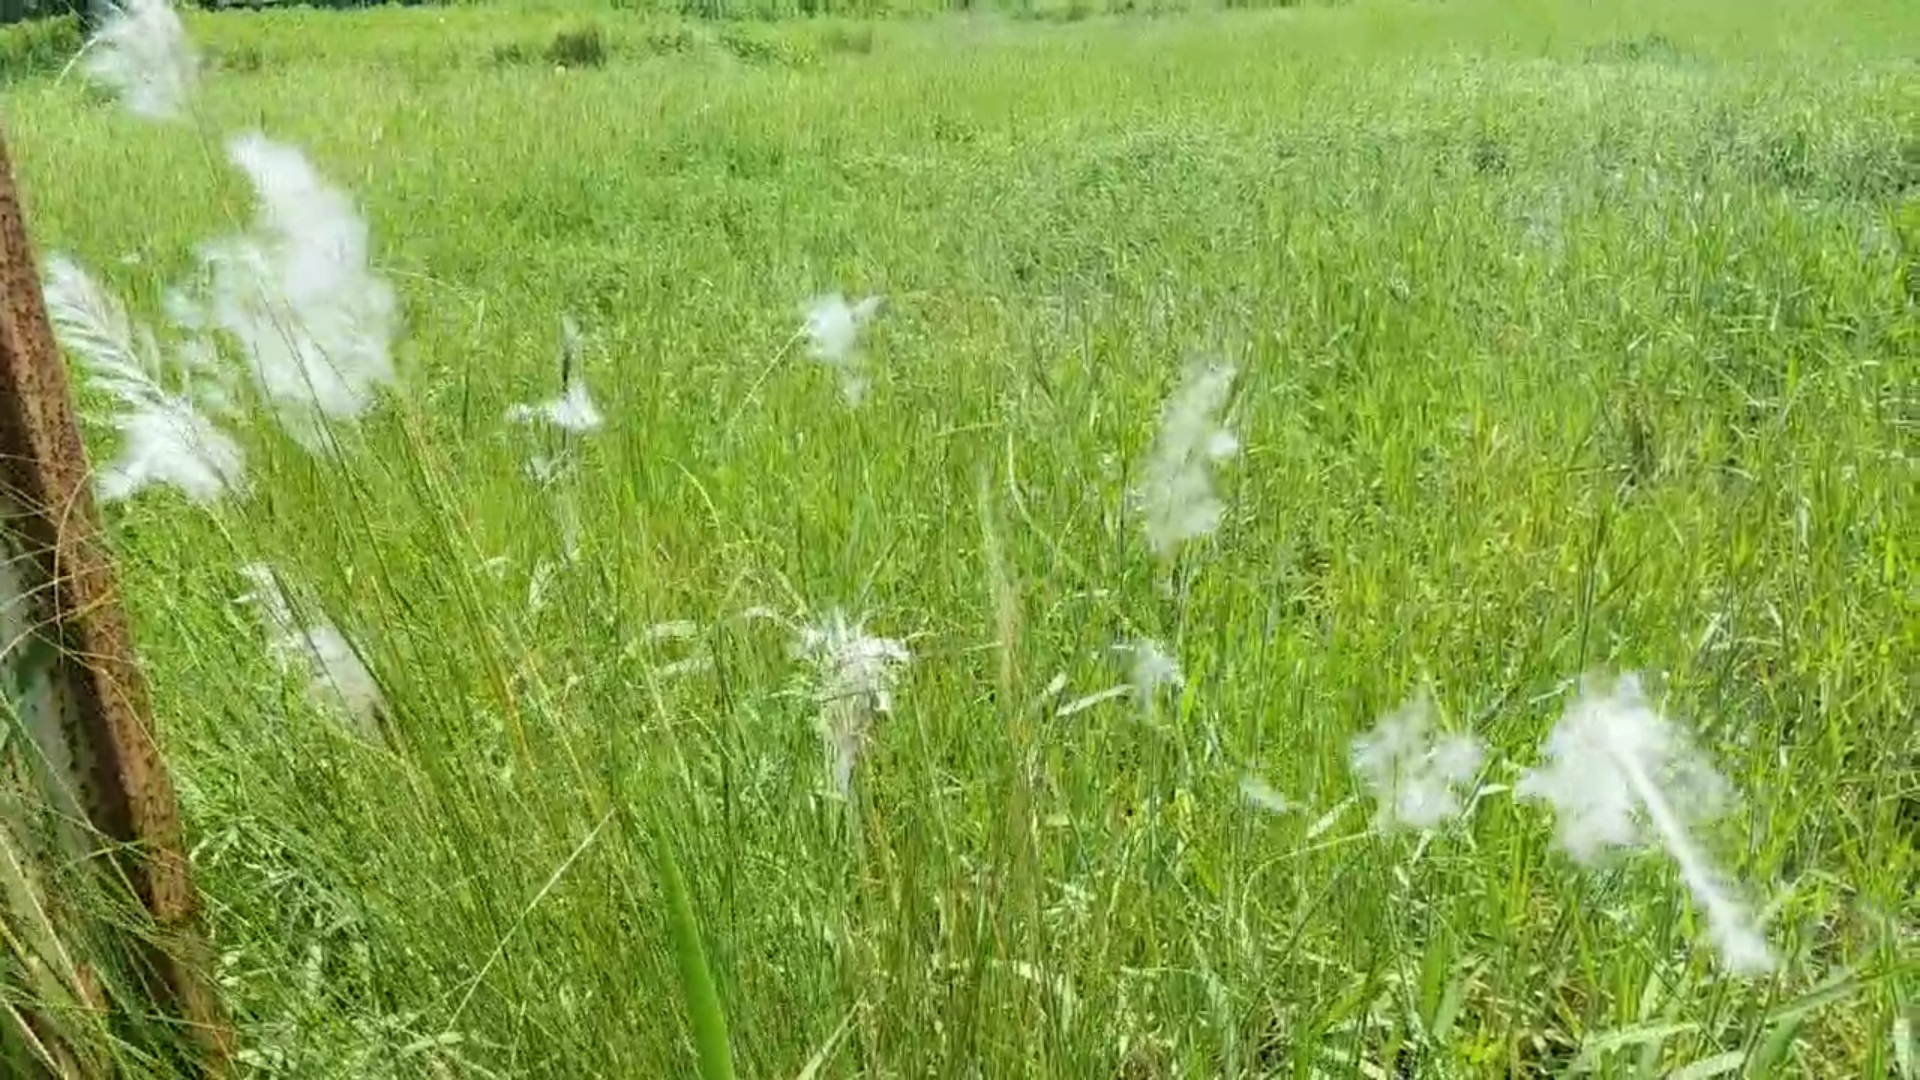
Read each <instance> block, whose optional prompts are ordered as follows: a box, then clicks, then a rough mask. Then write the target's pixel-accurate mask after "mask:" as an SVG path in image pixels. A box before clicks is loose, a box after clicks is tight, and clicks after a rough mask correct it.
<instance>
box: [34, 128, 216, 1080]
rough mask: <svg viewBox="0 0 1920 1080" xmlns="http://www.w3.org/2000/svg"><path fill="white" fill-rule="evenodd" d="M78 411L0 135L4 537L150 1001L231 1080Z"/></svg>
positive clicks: (173, 809) (175, 819) (170, 795)
mask: <svg viewBox="0 0 1920 1080" xmlns="http://www.w3.org/2000/svg"><path fill="white" fill-rule="evenodd" d="M72 400H73V399H72V395H71V391H70V388H69V386H68V383H67V374H66V367H65V364H64V363H63V362H62V360H61V357H60V354H59V352H58V351H57V349H56V348H55V345H54V339H53V333H52V330H51V328H50V326H49V325H48V322H47V313H46V304H45V300H44V298H43V297H42V295H41V291H40V280H39V274H38V271H37V269H36V264H35V261H34V258H33V252H32V249H31V247H30V246H29V243H28V239H27V231H26V223H25V220H24V217H23V215H22V211H21V206H20V200H19V196H18V193H17V192H16V190H15V188H14V183H13V168H12V163H11V160H10V158H9V156H8V154H7V149H6V142H5V138H4V136H3V135H0V501H4V502H5V503H10V504H12V506H14V507H17V508H24V509H25V510H26V512H25V513H21V514H18V515H17V516H15V517H14V518H13V519H12V520H11V521H7V522H4V523H0V525H4V527H5V528H6V529H7V530H8V531H9V532H10V533H12V534H13V535H11V536H10V537H8V538H7V539H9V540H11V541H12V543H11V545H10V546H12V547H13V548H14V549H15V550H17V551H19V552H21V553H22V554H24V555H27V556H29V558H30V560H31V566H30V568H27V569H29V571H30V572H31V573H32V575H33V576H34V577H35V578H37V583H38V585H39V586H40V587H38V588H36V589H34V590H33V593H32V604H33V607H34V609H35V610H34V611H33V616H34V622H35V623H36V624H37V625H38V626H40V627H42V628H43V632H44V633H45V634H46V636H48V637H49V638H50V639H52V641H53V643H54V644H55V646H56V647H57V648H56V650H55V651H56V653H57V659H55V660H54V661H53V662H54V663H55V664H56V665H57V671H56V678H57V680H58V681H59V683H60V684H61V689H62V690H64V693H62V694H61V695H60V698H61V700H62V701H64V702H67V703H70V714H69V715H65V716H61V717H60V721H61V727H62V729H63V730H64V732H65V733H66V739H67V741H68V743H69V746H68V749H69V750H70V752H71V755H72V761H73V764H74V765H75V766H76V768H75V769H74V772H75V773H76V774H77V775H75V776H74V777H73V778H72V781H73V783H74V785H75V786H76V787H77V788H78V790H77V792H76V794H77V795H78V796H79V798H80V802H81V806H82V807H84V809H85V811H86V816H87V818H88V819H89V824H90V825H91V826H92V828H93V829H94V830H95V831H96V832H97V833H98V834H100V835H101V837H103V838H104V839H105V840H106V841H108V842H109V843H108V846H109V847H111V848H113V849H115V851H116V855H117V857H116V858H115V859H114V860H113V865H115V866H117V868H118V869H119V870H120V872H121V874H122V875H123V876H124V879H125V880H126V881H127V882H128V883H129V884H130V885H131V887H132V889H133V891H134V893H135V894H136V895H137V897H138V899H139V901H140V902H141V904H142V905H143V906H144V907H145V908H146V910H147V911H148V912H150V913H151V915H152V917H153V921H154V922H155V923H156V924H157V930H158V934H157V940H158V941H160V942H161V943H162V947H160V948H157V949H148V950H146V954H147V955H146V959H147V962H148V965H149V966H150V967H151V968H152V969H153V970H152V972H151V973H150V974H149V976H148V978H149V981H150V982H158V983H159V985H157V986H151V987H150V988H149V989H150V990H151V991H152V992H155V993H157V994H163V995H165V998H166V999H170V1000H163V1001H161V1002H156V1004H161V1005H162V1006H163V1007H166V1008H167V1009H168V1011H169V1012H171V1013H173V1014H174V1015H176V1016H177V1018H178V1019H180V1020H182V1021H184V1022H186V1023H187V1024H189V1025H191V1026H192V1028H193V1029H194V1030H195V1031H196V1033H197V1034H198V1035H199V1038H200V1045H201V1048H202V1058H203V1060H204V1062H205V1064H206V1065H207V1066H209V1067H210V1068H211V1069H212V1070H215V1071H224V1070H225V1066H226V1063H227V1061H228V1060H229V1059H230V1056H231V1050H232V1041H231V1040H232V1036H231V1032H230V1030H229V1028H228V1027H227V1024H226V1022H225V1018H224V1016H223V1014H222V1010H221V1008H220V1004H219V1001H218V999H217V998H216V997H215V995H214V993H213V991H212V987H211V985H210V984H209V983H208V981H207V979H206V977H205V974H204V972H205V966H204V963H203V954H204V947H203V944H202V942H201V939H200V934H199V929H198V914H199V913H198V901H197V897H196V894H195V892H194V889H193V885H192V881H191V879H190V876H189V871H188V867H187V862H186V857H185V855H184V852H183V849H182V840H181V826H180V815H179V809H178V806H177V804H176V802H175V800H174V792H173V785H172V781H171V780H170V779H169V777H168V775H167V771H166V768H165V766H164V764H163V763H162V761H161V760H160V755H159V751H158V749H157V747H156V745H155V742H154V738H153V733H152V731H151V729H150V725H149V719H150V717H151V716H152V711H151V706H150V704H149V701H148V696H147V687H146V681H145V678H144V677H143V675H142V673H141V671H140V668H139V665H138V664H137V663H136V661H135V660H134V656H133V651H132V646H131V640H130V637H129V631H128V626H127V620H126V616H125V614H124V612H123V610H122V608H121V606H120V602H119V599H118V596H117V592H116V585H115V579H114V572H113V565H112V562H111V559H110V556H109V553H108V551H107V548H106V545H105V543H104V539H103V537H102V536H101V533H100V528H99V519H98V516H97V514H96V512H95V508H94V504H93V496H92V489H91V486H90V484H89V479H88V473H89V465H88V460H87V456H86V449H85V447H84V445H83V444H82V443H81V440H80V433H79V429H78V427H77V426H76V425H75V423H74V416H73V405H72ZM63 711H66V710H63ZM155 976H157V978H154V977H155Z"/></svg>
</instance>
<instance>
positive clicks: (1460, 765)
mask: <svg viewBox="0 0 1920 1080" xmlns="http://www.w3.org/2000/svg"><path fill="white" fill-rule="evenodd" d="M1485 759H1486V747H1485V746H1484V745H1483V744H1482V743H1481V742H1480V740H1479V739H1477V738H1475V737H1474V736H1472V735H1468V734H1464V733H1460V734H1437V733H1435V731H1434V730H1433V702H1432V700H1431V699H1430V698H1429V697H1427V696H1426V695H1425V694H1421V695H1420V696H1418V697H1415V698H1414V699H1413V700H1411V701H1409V702H1407V703H1406V704H1405V705H1402V706H1401V707H1400V708H1399V709H1397V710H1395V711H1394V712H1391V713H1388V714H1387V715H1386V716H1384V717H1382V718H1381V719H1380V722H1379V723H1378V724H1377V725H1376V726H1375V727H1374V729H1373V730H1372V731H1370V732H1368V733H1367V734H1365V735H1361V736H1360V737H1358V738H1356V739H1355V740H1354V741H1353V769H1354V772H1356V773H1358V774H1359V777H1360V780H1361V782H1362V783H1363V784H1364V785H1365V787H1366V788H1367V791H1368V793H1369V794H1371V795H1372V796H1373V798H1374V799H1375V800H1376V801H1377V803H1378V804H1379V810H1378V813H1377V816H1376V820H1377V822H1378V823H1379V825H1380V827H1381V828H1382V829H1383V830H1391V829H1396V828H1401V827H1409V828H1414V829H1432V828H1435V827H1437V826H1438V825H1439V824H1440V823H1441V822H1443V821H1446V820H1447V819H1448V818H1451V817H1454V816H1456V815H1457V814H1459V813H1460V794H1459V791H1458V789H1460V788H1462V787H1465V786H1466V785H1468V784H1471V783H1472V782H1473V779H1474V777H1475V776H1477V775H1478V774H1479V772H1480V764H1481V762H1483V761H1484V760H1485Z"/></svg>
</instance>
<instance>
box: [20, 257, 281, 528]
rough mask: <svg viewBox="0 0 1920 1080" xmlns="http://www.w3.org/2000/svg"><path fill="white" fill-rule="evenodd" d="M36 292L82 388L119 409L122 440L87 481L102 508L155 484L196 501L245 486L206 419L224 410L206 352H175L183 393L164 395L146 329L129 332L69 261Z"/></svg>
mask: <svg viewBox="0 0 1920 1080" xmlns="http://www.w3.org/2000/svg"><path fill="white" fill-rule="evenodd" d="M43 291H44V293H45V295H46V302H47V317H48V320H49V321H50V322H51V323H52V324H53V330H54V334H55V336H56V337H57V338H58V339H59V341H60V344H61V346H62V347H63V348H65V349H66V351H67V352H68V353H69V354H71V355H72V356H73V357H74V358H75V359H76V360H77V361H78V362H79V365H80V367H81V369H82V370H83V371H84V372H85V373H86V376H87V381H88V382H89V383H91V384H92V385H94V386H96V387H99V388H100V389H102V390H104V391H106V392H107V393H109V394H111V395H112V396H113V397H114V398H115V399H116V400H117V402H118V408H117V409H116V410H115V412H114V413H113V426H114V428H115V429H116V430H117V431H119V432H120V435H121V446H120V453H119V455H118V456H117V457H115V458H114V459H113V460H112V461H111V462H109V463H108V464H107V465H105V466H104V467H102V468H101V470H100V472H99V474H98V475H97V476H96V477H95V486H96V490H97V492H98V494H99V496H100V498H101V499H102V500H103V501H106V502H113V501H116V500H119V499H125V498H128V497H130V496H132V495H135V494H137V493H138V492H139V491H141V490H142V489H143V488H146V487H148V486H150V485H155V484H159V485H171V486H173V487H176V488H178V489H180V491H181V492H182V493H183V494H184V495H186V497H187V498H188V499H189V500H191V501H193V502H197V503H208V502H212V501H214V500H216V499H218V498H220V497H221V496H222V495H224V494H226V493H227V492H228V491H239V490H243V489H244V488H245V486H246V460H245V455H244V454H242V452H241V450H240V445H239V444H238V443H236V442H235V441H234V440H233V438H232V437H231V436H229V435H228V434H227V433H226V432H224V431H222V430H221V429H220V427H219V426H218V425H217V424H215V423H214V421H213V420H212V418H211V416H210V415H209V414H211V413H217V412H220V411H223V410H224V409H225V408H226V407H227V393H226V388H225V386H224V385H223V377H224V373H223V372H222V371H221V370H220V368H219V366H218V364H217V363H216V361H215V358H214V357H213V355H212V353H211V350H209V349H206V348H204V347H202V348H187V349H182V350H180V351H178V352H177V353H176V354H175V367H176V368H177V369H178V370H179V372H180V375H181V380H182V382H183V383H184V386H183V388H182V389H181V390H180V391H179V392H174V393H170V392H168V391H167V390H165V389H163V388H162V386H161V380H162V379H163V378H164V377H165V375H166V367H167V365H166V363H165V360H164V358H163V357H162V355H161V352H160V347H159V345H158V343H156V342H155V340H154V336H153V331H152V330H151V329H150V328H148V327H146V326H136V325H135V324H134V323H133V321H132V320H131V319H129V318H128V316H127V311H126V308H125V307H124V306H122V305H121V303H120V301H119V299H118V298H116V297H114V296H113V295H112V294H111V293H109V292H107V291H106V289H105V288H103V287H102V286H101V285H100V283H99V282H97V281H95V280H94V279H93V278H92V277H91V276H90V275H88V273H87V272H86V271H85V270H84V269H82V268H81V267H80V265H79V264H78V263H76V262H74V261H73V260H71V259H69V258H66V257H65V256H61V255H55V256H53V257H52V258H50V259H49V260H48V261H47V268H46V277H45V285H44V289H43Z"/></svg>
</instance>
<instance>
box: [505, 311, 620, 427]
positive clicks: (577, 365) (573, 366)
mask: <svg viewBox="0 0 1920 1080" xmlns="http://www.w3.org/2000/svg"><path fill="white" fill-rule="evenodd" d="M560 341H561V351H560V385H561V389H560V396H559V397H557V398H554V399H553V400H551V401H543V402H540V403H538V404H533V405H515V406H513V407H512V408H510V409H508V410H507V419H508V420H509V421H511V422H513V423H517V424H529V423H534V422H536V421H538V422H544V423H548V424H551V425H553V426H554V427H556V428H559V429H560V430H561V431H564V432H567V433H569V434H574V435H584V434H586V433H587V432H589V431H595V430H597V429H599V427H600V426H601V425H602V424H604V423H605V422H606V418H605V417H603V416H602V415H601V414H600V408H599V406H597V405H595V404H594V403H593V395H591V394H589V393H588V392H587V377H586V372H585V371H584V370H582V367H581V361H582V357H581V353H582V351H583V348H584V343H583V340H582V338H581V335H580V327H579V325H578V324H576V323H575V322H574V321H573V317H572V316H570V315H569V316H562V317H561V322H560Z"/></svg>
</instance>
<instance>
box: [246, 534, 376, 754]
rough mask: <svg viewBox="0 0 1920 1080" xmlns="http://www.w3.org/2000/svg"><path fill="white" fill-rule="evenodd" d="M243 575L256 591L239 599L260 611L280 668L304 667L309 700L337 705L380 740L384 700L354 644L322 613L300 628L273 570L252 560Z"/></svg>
mask: <svg viewBox="0 0 1920 1080" xmlns="http://www.w3.org/2000/svg"><path fill="white" fill-rule="evenodd" d="M240 574H241V576H243V577H245V578H246V579H247V580H248V581H249V582H250V583H251V584H252V585H253V591H252V592H249V593H247V594H245V595H243V596H241V597H240V600H241V601H243V602H250V603H253V604H254V605H256V606H257V607H258V608H259V609H260V616H261V620H262V621H263V622H264V623H265V624H266V627H267V651H268V653H269V654H270V655H271V656H272V657H273V659H274V661H275V662H276V663H277V664H278V665H279V666H280V669H281V670H282V671H285V672H293V671H295V670H301V669H304V671H305V673H306V675H307V676H308V682H307V696H308V698H309V699H310V700H312V701H314V702H316V703H321V704H325V703H332V704H335V705H337V706H339V707H340V708H342V709H344V710H345V711H346V713H347V715H348V716H349V717H350V718H351V719H352V720H353V722H354V723H355V724H356V725H357V726H358V727H359V729H360V730H361V732H362V733H364V734H366V735H368V736H371V737H375V738H377V737H378V735H379V729H378V727H377V725H376V723H375V718H376V717H377V716H378V715H379V714H380V713H381V712H383V711H385V709H386V699H385V698H384V697H383V696H382V694H381V693H380V684H379V683H377V682H375V681H374V678H373V673H372V672H370V671H368V670H367V666H366V664H365V663H363V662H362V661H361V659H360V654H359V653H357V652H355V651H354V648H353V643H352V642H350V641H348V640H347V636H346V635H345V634H343V633H341V632H340V628H339V627H337V626H335V625H334V624H333V623H332V622H331V621H330V620H328V619H326V618H325V617H324V616H323V617H322V618H321V619H320V620H319V621H317V622H314V623H310V624H308V625H305V626H302V625H301V624H300V621H299V620H298V619H297V618H295V617H294V613H293V605H292V604H291V603H289V602H288V600H287V594H286V592H285V590H283V589H282V588H281V586H280V581H279V578H278V576H277V575H275V574H274V572H273V570H272V568H270V567H267V566H264V565H262V564H259V563H253V564H250V565H247V566H243V567H241V568H240Z"/></svg>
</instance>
